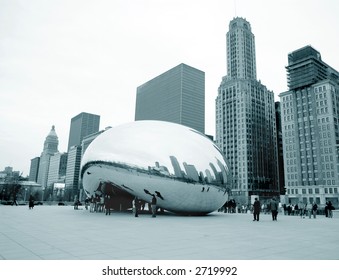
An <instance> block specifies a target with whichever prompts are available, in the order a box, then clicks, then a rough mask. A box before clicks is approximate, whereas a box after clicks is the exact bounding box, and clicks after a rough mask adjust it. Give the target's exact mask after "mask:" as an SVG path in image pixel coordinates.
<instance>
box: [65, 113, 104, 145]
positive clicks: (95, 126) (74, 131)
mask: <svg viewBox="0 0 339 280" xmlns="http://www.w3.org/2000/svg"><path fill="white" fill-rule="evenodd" d="M99 125H100V116H98V115H94V114H90V113H84V112H82V113H80V114H79V115H77V116H75V117H73V118H72V119H71V126H70V130H69V138H68V149H67V150H69V149H70V148H71V147H72V146H81V141H82V139H84V137H85V136H87V135H89V134H92V133H95V132H98V131H99Z"/></svg>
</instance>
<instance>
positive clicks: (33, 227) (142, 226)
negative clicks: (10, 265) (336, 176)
mask: <svg viewBox="0 0 339 280" xmlns="http://www.w3.org/2000/svg"><path fill="white" fill-rule="evenodd" d="M338 259H339V219H335V218H333V219H330V218H326V217H324V216H317V218H316V219H313V218H312V219H309V218H308V217H307V218H304V219H303V218H300V217H299V216H285V215H283V214H282V213H280V214H279V215H278V220H277V221H272V218H271V216H270V215H268V214H267V215H264V214H261V215H260V221H259V222H256V221H255V222H253V221H252V215H251V214H240V213H239V214H238V213H237V214H229V213H226V214H225V213H221V212H213V213H211V214H209V215H207V216H197V217H195V216H178V215H174V214H170V213H167V214H165V215H158V216H157V217H156V218H151V216H150V215H149V214H141V215H139V217H138V218H135V217H134V216H133V214H132V213H131V212H112V214H111V215H107V216H106V215H105V214H104V213H90V212H89V211H88V210H85V209H84V208H81V209H80V210H74V209H73V207H71V206H48V205H43V206H36V207H34V209H33V210H29V209H28V207H26V206H4V205H1V206H0V260H338Z"/></svg>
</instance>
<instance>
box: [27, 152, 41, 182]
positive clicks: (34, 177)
mask: <svg viewBox="0 0 339 280" xmlns="http://www.w3.org/2000/svg"><path fill="white" fill-rule="evenodd" d="M39 163H40V157H35V158H32V159H31V166H30V169H29V180H30V181H32V182H37V181H38V173H39Z"/></svg>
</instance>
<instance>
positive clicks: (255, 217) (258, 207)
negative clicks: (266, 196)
mask: <svg viewBox="0 0 339 280" xmlns="http://www.w3.org/2000/svg"><path fill="white" fill-rule="evenodd" d="M260 210H261V205H260V201H259V200H258V199H257V198H255V199H254V203H253V221H258V222H259V215H260Z"/></svg>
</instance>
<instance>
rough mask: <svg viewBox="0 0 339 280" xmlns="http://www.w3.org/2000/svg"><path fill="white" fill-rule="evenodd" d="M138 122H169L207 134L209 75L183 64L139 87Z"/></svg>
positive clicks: (136, 118)
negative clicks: (206, 94) (207, 79)
mask: <svg viewBox="0 0 339 280" xmlns="http://www.w3.org/2000/svg"><path fill="white" fill-rule="evenodd" d="M135 120H136V121H139V120H160V121H168V122H173V123H178V124H182V125H185V126H188V127H191V128H194V129H196V130H198V131H200V132H201V133H205V73H204V72H202V71H200V70H198V69H196V68H193V67H191V66H188V65H186V64H179V65H178V66H176V67H174V68H172V69H170V70H168V71H167V72H165V73H163V74H161V75H159V76H157V77H155V78H154V79H152V80H150V81H148V82H146V83H145V84H143V85H141V86H139V87H138V88H137V97H136V108H135Z"/></svg>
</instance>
